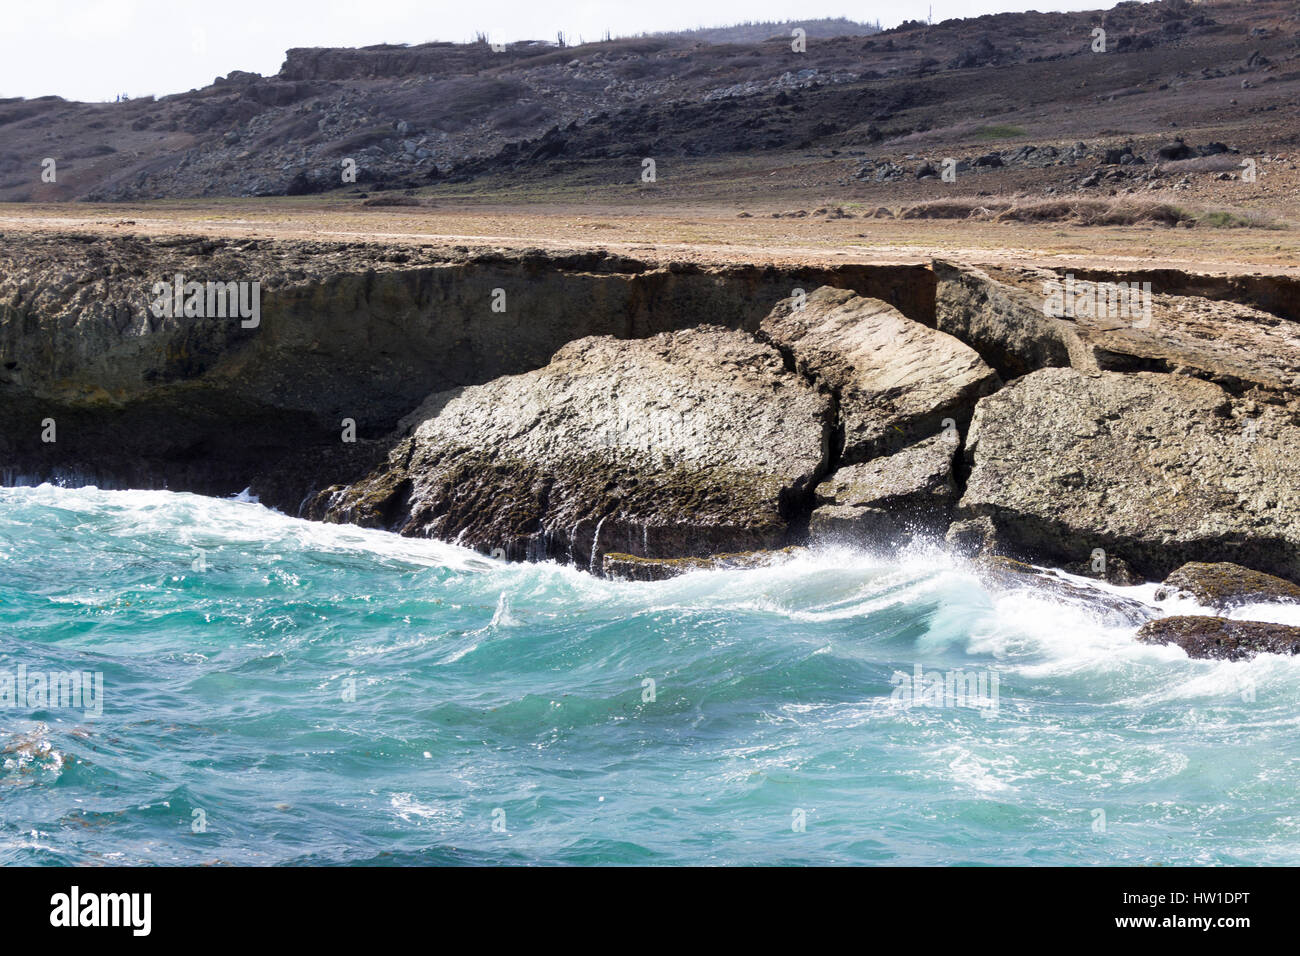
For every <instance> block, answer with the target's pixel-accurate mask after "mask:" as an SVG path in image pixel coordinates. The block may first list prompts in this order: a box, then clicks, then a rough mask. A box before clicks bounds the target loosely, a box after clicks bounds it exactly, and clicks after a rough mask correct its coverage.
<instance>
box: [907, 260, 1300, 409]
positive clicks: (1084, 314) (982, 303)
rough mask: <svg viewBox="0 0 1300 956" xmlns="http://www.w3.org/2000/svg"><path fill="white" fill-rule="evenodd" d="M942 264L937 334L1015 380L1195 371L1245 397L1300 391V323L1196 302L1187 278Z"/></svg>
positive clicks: (1219, 302)
mask: <svg viewBox="0 0 1300 956" xmlns="http://www.w3.org/2000/svg"><path fill="white" fill-rule="evenodd" d="M933 265H934V271H935V276H936V280H937V285H936V299H935V324H936V326H937V327H938V328H939V329H941V330H943V331H945V332H947V333H949V334H951V335H954V336H956V337H957V338H959V339H961V340H962V341H963V342H966V343H967V344H969V345H971V346H972V347H974V348H975V349H976V351H978V352H979V353H980V355H982V356H983V357H984V358H985V359H986V360H987V361H988V362H989V363H990V364H991V365H992V366H993V367H994V368H996V369H998V371H999V372H1001V373H1002V375H1003V377H1005V378H1011V377H1015V376H1018V375H1024V374H1026V373H1028V372H1032V371H1035V370H1037V369H1040V368H1053V367H1064V366H1069V367H1072V368H1075V369H1078V370H1080V371H1086V372H1091V371H1099V370H1100V371H1121V372H1128V371H1187V372H1189V373H1192V374H1195V375H1198V376H1200V377H1202V378H1207V379H1210V380H1212V381H1215V382H1219V383H1221V384H1224V385H1227V386H1229V387H1231V388H1234V389H1236V390H1238V391H1244V390H1246V389H1248V388H1250V387H1255V386H1258V387H1261V388H1266V389H1272V390H1277V391H1286V392H1296V391H1300V324H1297V323H1295V322H1291V321H1288V320H1286V319H1284V318H1281V317H1279V316H1278V315H1275V314H1273V313H1271V312H1265V311H1263V310H1261V309H1258V308H1254V307H1252V306H1250V305H1246V304H1243V303H1241V302H1233V301H1228V300H1225V299H1222V298H1208V297H1205V296H1201V295H1194V294H1188V293H1189V292H1190V291H1193V288H1194V287H1195V286H1196V285H1197V284H1196V283H1194V282H1190V281H1189V279H1188V277H1186V276H1182V277H1178V276H1177V275H1170V274H1167V273H1161V272H1156V273H1139V274H1134V275H1133V276H1131V277H1128V278H1116V279H1115V280H1109V279H1108V280H1101V279H1093V278H1085V277H1083V276H1080V277H1078V278H1077V279H1076V278H1075V277H1074V276H1072V275H1066V276H1062V275H1061V274H1059V273H1057V272H1054V271H1051V270H1048V269H1038V268H1027V267H1025V268H1009V267H1008V268H1002V267H988V268H987V269H978V268H975V267H973V266H968V265H959V264H956V263H951V262H945V261H943V260H935V261H934V264H933ZM1153 276H1154V278H1153ZM1121 282H1122V283H1124V292H1123V293H1122V294H1121V288H1120V283H1121ZM1163 283H1168V284H1170V286H1171V287H1170V288H1168V289H1166V288H1164V287H1163ZM1202 284H1203V285H1204V284H1206V283H1202ZM1147 286H1149V287H1150V288H1149V294H1148V289H1147ZM1188 286H1191V287H1193V288H1188ZM1049 313H1050V314H1049Z"/></svg>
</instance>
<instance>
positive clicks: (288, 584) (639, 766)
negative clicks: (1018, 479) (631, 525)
mask: <svg viewBox="0 0 1300 956" xmlns="http://www.w3.org/2000/svg"><path fill="white" fill-rule="evenodd" d="M200 552H201V553H200ZM196 566H197V570H196ZM1132 593H1135V594H1137V595H1139V596H1142V595H1143V594H1147V595H1149V590H1147V591H1144V590H1143V589H1136V590H1134V591H1133V592H1132ZM1254 613H1255V614H1256V615H1259V614H1266V615H1271V616H1272V617H1273V618H1274V619H1277V620H1288V617H1287V615H1288V614H1290V615H1294V614H1295V609H1293V608H1292V609H1288V608H1269V609H1254ZM1242 616H1245V614H1244V613H1243V614H1242ZM1131 633H1132V628H1131V627H1130V626H1127V625H1124V624H1122V623H1120V622H1117V621H1113V620H1107V619H1105V618H1104V617H1102V618H1099V617H1098V616H1097V615H1096V612H1092V611H1088V610H1087V609H1085V608H1083V607H1073V606H1068V605H1062V604H1058V603H1053V602H1052V601H1051V600H1050V599H1048V598H1045V597H1043V596H1040V595H1036V594H1034V593H1033V592H1030V591H1024V592H1017V593H1005V592H1003V593H990V592H989V591H986V590H985V589H984V588H982V587H981V586H980V584H979V583H978V581H977V579H976V578H975V577H974V576H973V575H972V574H971V573H970V572H969V571H968V570H967V569H965V568H964V567H963V566H962V565H961V564H960V563H959V562H956V561H954V560H953V559H951V558H949V557H947V556H946V555H944V554H943V553H942V552H940V551H937V550H927V549H924V548H918V549H916V550H914V551H910V552H907V553H905V554H902V555H897V556H892V557H881V556H872V555H870V554H866V553H855V552H849V551H836V552H825V553H815V554H812V555H809V556H807V557H805V558H803V559H799V560H796V561H793V562H791V563H789V564H787V565H783V566H781V567H776V568H767V569H760V570H749V571H716V572H701V573H695V574H691V575H687V576H685V577H682V578H678V579H675V580H672V581H666V582H657V583H618V582H609V581H602V580H597V579H594V578H591V577H589V576H587V575H585V574H582V573H578V572H574V571H572V570H569V569H566V568H563V567H558V566H555V565H550V564H541V565H518V564H514V565H511V564H504V563H498V562H494V561H491V560H489V559H487V558H484V557H482V556H479V555H476V554H474V553H472V552H469V551H465V550H463V549H459V548H455V547H452V546H450V545H445V544H440V543H437V542H428V541H413V540H408V539H402V538H398V537H396V536H393V535H388V534H385V533H382V532H373V531H364V530H359V529H355V528H347V527H338V526H328V525H320V524H312V523H309V522H304V521H298V520H295V519H290V518H286V517H284V516H281V515H278V514H276V513H274V512H271V511H269V510H267V509H265V508H262V507H261V506H260V505H257V504H255V503H249V502H243V501H220V500H214V499H208V498H201V497H196V496H192V495H180V494H171V493H167V492H109V491H99V490H96V489H78V490H69V489H60V488H52V487H48V486H45V487H41V488H36V489H31V488H11V489H2V490H0V685H2V682H3V679H4V678H3V674H5V673H8V674H10V675H16V674H17V671H18V668H19V667H20V666H22V667H23V668H25V670H26V673H27V674H29V675H30V674H35V673H47V674H48V673H49V672H54V671H74V670H75V671H78V672H85V673H88V674H95V673H98V674H102V688H103V697H102V701H100V703H102V714H101V715H99V716H96V715H95V714H94V712H93V711H94V709H95V708H94V707H93V706H92V707H86V706H82V707H80V708H73V707H69V706H66V703H67V702H66V701H64V702H62V704H63V705H59V702H51V701H48V700H47V701H45V702H44V706H43V707H42V706H37V707H35V708H33V707H31V706H28V705H30V704H31V703H32V700H31V699H28V700H26V701H17V700H15V697H16V696H17V695H16V691H14V692H13V693H11V694H10V696H9V697H8V698H7V700H5V701H3V702H2V703H3V704H4V706H0V749H4V750H5V752H4V753H3V754H2V755H0V761H2V766H0V863H4V864H70V863H77V864H84V863H89V864H95V863H121V864H143V863H159V864H166V863H179V864H199V863H232V864H289V863H293V864H334V863H375V864H393V863H536V864H554V863H562V864H569V863H616V864H621V863H632V864H664V863H692V864H767V863H810V864H818V863H879V864H942V863H994V864H1028V863H1058V864H1096V863H1163V864H1179V863H1215V862H1218V863H1243V864H1257V863H1287V864H1296V863H1300V733H1298V732H1297V731H1298V729H1300V706H1298V705H1300V661H1297V660H1294V659H1283V658H1278V657H1271V656H1265V657H1260V658H1257V659H1256V660H1254V661H1250V662H1243V663H1215V662H1205V661H1190V660H1188V659H1187V658H1186V657H1185V656H1184V655H1183V654H1182V652H1181V651H1178V650H1176V649H1172V648H1163V647H1145V646H1141V645H1138V644H1136V643H1134V642H1133V641H1132V639H1131ZM918 665H919V666H920V667H921V668H922V672H923V673H925V674H933V673H936V672H938V673H940V674H941V675H942V674H945V673H951V672H953V671H962V672H963V673H965V674H977V675H979V678H980V680H981V681H983V684H982V687H983V693H982V695H981V696H980V697H979V698H978V699H977V700H974V705H972V698H967V699H965V700H958V701H957V703H956V704H955V705H954V704H953V702H952V701H951V700H947V699H944V698H942V697H941V698H940V699H939V700H938V701H937V702H936V701H933V700H931V701H926V700H920V701H917V700H913V701H911V702H910V705H909V702H908V700H907V698H906V695H905V694H903V690H904V688H905V687H906V686H907V685H906V684H905V683H904V682H903V681H902V679H901V677H900V676H899V675H901V674H906V675H909V676H915V674H916V668H917V666H918ZM994 678H996V695H994V694H993V693H992V688H993V687H994V683H993V681H994ZM13 679H14V683H15V686H16V676H14V678H13ZM650 681H653V684H650V683H649V682H650ZM2 689H3V688H2V686H0V690H2ZM35 702H36V703H37V704H38V705H39V704H41V703H42V702H41V701H40V700H36V701H35ZM81 703H82V704H83V705H84V704H85V703H86V702H85V701H84V700H83V701H81ZM940 704H943V706H940Z"/></svg>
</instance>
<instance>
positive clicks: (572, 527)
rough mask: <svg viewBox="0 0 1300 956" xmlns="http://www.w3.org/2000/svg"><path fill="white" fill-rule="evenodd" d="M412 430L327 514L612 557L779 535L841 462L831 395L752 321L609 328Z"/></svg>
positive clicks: (428, 405)
mask: <svg viewBox="0 0 1300 956" xmlns="http://www.w3.org/2000/svg"><path fill="white" fill-rule="evenodd" d="M407 422H408V424H409V425H410V426H411V434H410V437H409V439H407V440H406V441H404V442H402V443H399V444H398V446H397V447H396V448H395V449H394V452H393V453H392V455H390V457H389V460H388V462H387V463H386V464H385V465H384V466H382V467H381V468H379V469H377V470H376V471H375V472H373V473H372V474H371V475H370V476H368V477H367V478H365V479H363V480H362V481H360V482H358V483H356V484H354V485H353V486H351V487H349V488H345V489H343V488H333V489H328V490H327V491H326V492H325V493H323V494H322V495H321V496H319V497H318V498H317V500H316V502H314V503H313V505H312V507H311V509H310V512H311V513H312V514H313V515H316V516H321V517H324V518H326V519H327V520H349V521H356V522H359V523H363V524H375V525H380V526H385V527H391V528H393V529H394V530H399V531H400V532H401V533H403V534H406V535H415V536H429V537H437V538H442V539H445V540H449V541H456V542H459V543H462V544H465V545H467V546H470V547H475V548H479V549H481V550H484V551H493V550H495V549H498V548H499V549H501V550H503V551H504V553H505V555H506V556H507V557H509V558H512V559H518V558H542V557H554V558H558V559H560V560H565V561H568V562H571V563H573V564H576V565H578V566H583V567H587V566H590V567H592V568H600V567H601V556H602V555H603V554H604V553H605V552H606V551H618V552H625V553H627V554H631V555H634V556H637V557H654V558H678V557H688V556H705V555H710V554H716V553H721V552H735V551H750V550H758V549H771V548H780V547H782V546H784V545H785V544H786V543H787V541H786V538H787V535H788V534H789V532H790V523H791V521H792V519H796V518H797V517H798V516H799V515H800V514H801V513H804V512H805V511H806V503H807V501H808V500H809V498H810V495H811V491H812V487H813V484H814V483H815V482H816V480H817V479H818V478H820V476H821V474H822V472H823V471H824V470H825V467H826V461H827V458H828V454H829V451H828V450H829V445H830V440H831V434H832V429H833V420H832V415H831V404H830V399H829V398H828V397H827V396H825V395H824V394H821V393H819V392H818V391H817V390H815V389H814V388H813V387H812V386H811V385H809V384H808V383H807V382H806V381H805V380H804V379H803V378H801V377H800V376H799V375H796V374H794V373H792V372H789V371H787V370H786V368H785V366H784V363H783V361H782V358H781V356H780V354H779V353H778V352H777V351H776V350H775V349H773V348H772V347H770V346H768V345H765V344H762V343H760V342H758V341H757V340H755V339H754V338H753V337H752V336H751V335H749V334H747V333H744V332H736V331H729V330H726V329H722V328H719V327H713V326H708V327H702V328H698V329H691V330H687V331H683V332H676V333H666V334H661V335H656V336H653V337H650V338H646V339H636V340H621V339H615V338H612V337H609V336H593V337H589V338H584V339H579V340H578V341H575V342H571V343H570V344H568V345H566V346H565V347H564V348H562V349H560V350H559V351H558V352H557V353H556V354H555V356H554V357H553V359H552V361H551V363H550V364H549V365H547V366H545V367H543V368H541V369H537V370H535V371H532V372H528V373H525V374H522V375H513V376H505V377H502V378H498V379H494V380H492V381H490V382H487V383H485V384H483V385H476V386H472V387H469V388H464V389H453V390H450V391H444V392H439V393H437V394H435V395H432V396H430V398H429V399H428V400H427V401H426V402H425V403H424V404H423V406H421V408H420V409H418V410H417V411H416V412H415V413H413V414H412V415H411V416H408V419H407Z"/></svg>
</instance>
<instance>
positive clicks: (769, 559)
mask: <svg viewBox="0 0 1300 956" xmlns="http://www.w3.org/2000/svg"><path fill="white" fill-rule="evenodd" d="M805 550H806V549H805V548H797V547H790V548H782V549H781V550H779V551H741V552H738V553H736V554H714V555H710V556H709V557H707V558H640V557H637V556H636V555H632V554H621V553H618V552H615V551H611V552H609V553H607V554H606V555H605V558H604V561H603V562H602V564H601V570H602V571H603V572H604V574H605V576H606V577H610V578H618V579H621V580H624V581H664V580H667V579H668V578H674V577H676V576H677V575H679V574H685V573H686V572H687V571H721V570H730V569H736V568H766V567H770V566H771V565H774V564H781V563H782V562H784V561H788V560H790V559H791V558H793V557H795V556H797V555H799V554H802V553H804V552H805Z"/></svg>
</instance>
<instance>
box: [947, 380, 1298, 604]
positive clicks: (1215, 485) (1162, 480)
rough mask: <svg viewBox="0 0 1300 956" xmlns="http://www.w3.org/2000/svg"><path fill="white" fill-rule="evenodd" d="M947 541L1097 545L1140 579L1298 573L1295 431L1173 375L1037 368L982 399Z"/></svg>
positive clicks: (1069, 550)
mask: <svg viewBox="0 0 1300 956" xmlns="http://www.w3.org/2000/svg"><path fill="white" fill-rule="evenodd" d="M966 455H967V459H968V462H969V465H970V469H971V471H970V476H969V479H968V481H967V486H966V491H965V493H964V494H963V496H962V499H961V501H960V502H959V503H958V506H957V509H956V511H955V512H954V523H953V525H952V527H951V528H950V529H949V532H948V538H949V540H950V541H951V542H953V543H954V544H957V545H959V546H965V547H968V548H970V549H972V550H976V551H985V550H988V551H992V552H995V553H998V552H1000V553H1008V554H1012V555H1019V556H1023V557H1027V558H1029V559H1030V560H1034V561H1036V562H1038V563H1056V564H1069V563H1071V562H1075V561H1084V560H1087V559H1088V557H1089V556H1090V555H1091V554H1092V553H1093V552H1094V550H1095V549H1102V550H1103V551H1104V552H1105V554H1106V555H1108V556H1110V555H1113V556H1115V557H1118V558H1121V559H1123V560H1124V561H1126V562H1128V564H1129V565H1131V566H1132V567H1133V568H1134V570H1135V571H1137V572H1138V573H1140V574H1143V575H1144V576H1146V577H1147V578H1148V579H1151V578H1159V577H1162V576H1163V575H1165V574H1167V573H1169V572H1170V571H1172V570H1173V569H1174V568H1176V567H1178V566H1179V565H1181V564H1184V563H1186V562H1188V561H1233V562H1235V563H1237V564H1241V565H1243V566H1246V567H1251V568H1257V569H1259V570H1262V571H1267V572H1268V573H1271V574H1277V575H1280V576H1283V577H1287V578H1297V577H1300V484H1298V483H1297V482H1296V481H1295V474H1296V472H1295V468H1296V464H1295V463H1296V462H1297V461H1300V427H1297V425H1296V424H1295V422H1294V421H1293V420H1292V419H1291V418H1290V416H1289V415H1288V414H1287V413H1286V412H1285V411H1284V410H1283V409H1280V408H1277V407H1273V406H1256V405H1254V404H1253V403H1252V402H1250V401H1247V400H1238V399H1234V398H1233V397H1232V396H1231V395H1230V394H1229V393H1228V392H1226V391H1225V390H1224V389H1222V388H1220V387H1219V386H1217V385H1215V384H1213V383H1210V382H1206V381H1202V380H1200V379H1196V378H1190V377H1187V376H1181V375H1164V374H1155V373H1149V372H1141V373H1132V374H1125V373H1118V372H1100V373H1095V374H1093V375H1083V374H1080V373H1079V372H1077V371H1074V370H1073V369H1044V370H1042V371H1038V372H1034V373H1032V374H1030V375H1026V376H1024V377H1022V378H1020V379H1017V380H1016V381H1014V382H1012V383H1011V384H1010V385H1008V386H1006V387H1005V388H1003V389H1002V390H1001V391H999V392H998V393H997V394H995V395H991V396H989V397H988V398H985V399H983V400H982V401H981V402H980V403H979V405H978V407H977V408H976V410H975V417H974V419H973V421H972V423H971V428H970V432H969V434H968V436H967V445H966Z"/></svg>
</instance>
